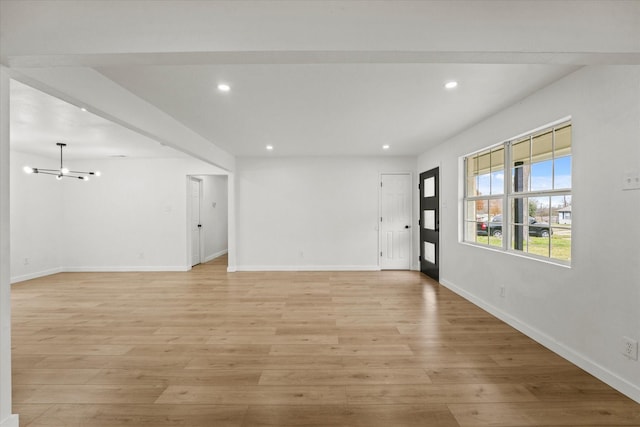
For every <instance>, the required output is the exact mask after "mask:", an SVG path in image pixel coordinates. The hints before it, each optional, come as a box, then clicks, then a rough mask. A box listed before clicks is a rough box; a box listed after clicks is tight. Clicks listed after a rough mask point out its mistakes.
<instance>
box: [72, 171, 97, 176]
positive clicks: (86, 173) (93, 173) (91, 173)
mask: <svg viewBox="0 0 640 427" xmlns="http://www.w3.org/2000/svg"><path fill="white" fill-rule="evenodd" d="M69 173H83V174H85V175H95V174H96V173H95V172H82V171H69Z"/></svg>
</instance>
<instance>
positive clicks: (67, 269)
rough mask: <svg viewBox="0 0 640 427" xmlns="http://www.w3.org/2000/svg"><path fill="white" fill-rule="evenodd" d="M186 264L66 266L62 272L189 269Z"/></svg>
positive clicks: (128, 271)
mask: <svg viewBox="0 0 640 427" xmlns="http://www.w3.org/2000/svg"><path fill="white" fill-rule="evenodd" d="M189 270H191V267H186V266H184V265H177V266H170V265H169V266H167V265H144V266H135V265H132V266H104V267H64V268H63V269H62V271H61V272H62V273H135V272H153V271H189Z"/></svg>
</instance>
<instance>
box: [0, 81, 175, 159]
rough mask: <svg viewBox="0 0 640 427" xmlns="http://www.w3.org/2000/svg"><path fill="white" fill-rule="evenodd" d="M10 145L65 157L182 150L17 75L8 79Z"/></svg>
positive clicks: (163, 154) (145, 155) (164, 154)
mask: <svg viewBox="0 0 640 427" xmlns="http://www.w3.org/2000/svg"><path fill="white" fill-rule="evenodd" d="M10 90H11V92H10V93H11V95H10V100H11V113H10V117H11V126H10V141H11V149H12V150H17V151H21V152H25V153H31V154H37V155H40V156H44V157H52V158H58V157H59V156H60V148H59V147H58V146H57V145H56V143H57V142H63V143H65V144H67V146H66V147H65V148H64V158H65V159H103V158H110V157H127V158H129V157H131V158H158V157H184V156H185V155H184V154H183V153H181V152H179V151H176V150H174V149H172V148H170V147H167V146H163V145H160V144H159V143H158V142H157V141H154V140H153V139H151V138H148V137H146V136H143V135H141V134H139V133H136V132H134V131H131V130H129V129H127V128H125V127H123V126H120V125H118V124H115V123H113V122H111V121H109V120H106V119H103V118H102V117H99V116H97V115H95V114H93V113H91V112H90V111H82V110H81V109H80V108H79V107H78V106H75V105H72V104H69V103H67V102H65V101H62V100H60V99H58V98H55V97H53V96H51V95H47V94H46V93H43V92H41V91H39V90H36V89H33V88H32V87H30V86H27V85H25V84H22V83H20V82H18V81H15V80H12V81H11V87H10Z"/></svg>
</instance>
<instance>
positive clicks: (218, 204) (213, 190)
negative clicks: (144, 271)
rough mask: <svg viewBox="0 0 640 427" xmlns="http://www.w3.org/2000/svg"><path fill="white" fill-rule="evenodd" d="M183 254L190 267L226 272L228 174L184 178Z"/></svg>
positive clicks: (227, 252) (228, 232)
mask: <svg viewBox="0 0 640 427" xmlns="http://www.w3.org/2000/svg"><path fill="white" fill-rule="evenodd" d="M186 184H187V198H186V203H187V215H186V224H185V229H186V233H187V245H186V251H187V256H186V259H187V260H188V264H189V266H191V267H193V266H195V265H198V264H207V265H209V264H211V263H212V262H213V261H214V260H215V264H216V265H220V266H222V264H224V267H225V268H227V269H228V267H229V265H230V263H231V262H232V261H233V259H232V256H231V254H229V246H230V243H231V237H230V236H231V231H232V226H231V221H230V218H231V212H230V210H231V208H232V200H231V198H232V195H233V194H232V192H231V191H230V189H229V187H230V185H231V180H230V179H229V176H228V175H188V176H187V183H186Z"/></svg>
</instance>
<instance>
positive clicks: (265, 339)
mask: <svg viewBox="0 0 640 427" xmlns="http://www.w3.org/2000/svg"><path fill="white" fill-rule="evenodd" d="M12 303H13V350H12V351H13V392H14V395H13V402H14V412H17V413H19V414H20V425H21V426H29V427H38V426H49V427H51V426H60V427H63V426H64V427H74V426H78V427H79V426H82V427H92V426H109V427H115V426H154V427H161V426H373V427H375V426H385V427H391V426H433V427H437V426H463V427H464V426H568V425H572V426H576V425H584V426H587V425H588V426H640V405H639V404H637V403H635V402H633V401H631V400H630V399H628V398H626V397H624V396H623V395H621V394H620V393H618V392H616V391H615V390H613V389H612V388H610V387H608V386H607V385H605V384H603V383H602V382H600V381H599V380H597V379H595V378H594V377H592V376H591V375H589V374H587V373H585V372H583V371H582V370H580V369H579V368H577V367H575V366H573V365H572V364H570V363H569V362H567V361H565V360H564V359H562V358H560V357H559V356H557V355H555V354H553V353H551V352H550V351H548V350H547V349H545V348H544V347H542V346H541V345H539V344H537V343H535V342H534V341H532V340H530V339H529V338H527V337H525V336H524V335H522V334H520V333H519V332H517V331H516V330H514V329H513V328H511V327H509V326H508V325H506V324H504V323H502V322H501V321H499V320H497V319H495V318H494V317H492V316H491V315H489V314H487V313H485V312H484V311H482V310H481V309H479V308H478V307H476V306H474V305H472V304H471V303H469V302H467V301H465V300H463V299H462V298H460V297H459V296H457V295H455V294H454V293H452V292H450V291H449V290H447V289H446V288H444V287H442V286H439V285H438V284H437V283H435V282H433V281H431V280H429V279H428V278H426V277H424V276H422V275H420V274H419V273H415V272H405V271H399V272H336V273H330V272H288V273H274V272H272V273H233V274H227V273H226V259H225V258H219V259H217V260H214V261H212V262H210V263H208V264H205V265H201V266H198V267H196V268H194V269H193V270H192V271H191V272H188V273H108V274H106V273H63V274H57V275H53V276H49V277H45V278H41V279H36V280H31V281H28V282H23V283H19V284H16V285H14V286H13V288H12Z"/></svg>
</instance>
